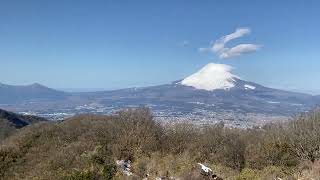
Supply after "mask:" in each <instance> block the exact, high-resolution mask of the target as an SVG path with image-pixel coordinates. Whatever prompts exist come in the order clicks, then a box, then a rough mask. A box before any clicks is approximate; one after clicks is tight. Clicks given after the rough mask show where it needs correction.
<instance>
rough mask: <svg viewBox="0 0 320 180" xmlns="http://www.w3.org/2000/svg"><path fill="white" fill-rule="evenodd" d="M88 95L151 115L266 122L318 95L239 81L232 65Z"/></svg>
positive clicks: (311, 103)
mask: <svg viewBox="0 0 320 180" xmlns="http://www.w3.org/2000/svg"><path fill="white" fill-rule="evenodd" d="M85 96H86V97H87V98H88V99H91V100H93V101H95V102H99V103H101V104H104V105H112V104H113V105H117V106H118V107H137V106H147V107H151V108H152V109H153V110H154V112H155V114H156V116H159V117H161V118H162V119H165V120H166V119H168V120H171V119H172V117H174V118H176V119H178V120H184V119H189V120H192V121H197V122H198V121H205V122H208V121H209V122H211V121H221V120H226V119H228V120H230V121H235V122H239V121H245V122H248V121H254V122H256V121H269V120H273V119H283V118H288V117H292V116H293V115H296V114H298V113H301V112H305V111H309V110H311V109H313V108H315V107H316V106H317V105H318V103H319V102H320V101H319V97H316V96H312V95H309V94H303V93H296V92H289V91H284V90H278V89H273V88H268V87H265V86H262V85H259V84H257V83H254V82H249V81H245V80H242V79H241V78H240V77H238V76H236V75H234V74H232V67H230V66H228V65H225V64H214V63H210V64H208V65H206V66H205V67H203V68H202V69H200V70H199V71H198V72H196V73H194V74H192V75H190V76H188V77H186V78H184V79H182V80H179V81H175V82H173V83H171V84H165V85H159V86H151V87H143V88H128V89H121V90H115V91H104V92H95V93H88V94H86V95H85Z"/></svg>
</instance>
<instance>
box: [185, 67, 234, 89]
mask: <svg viewBox="0 0 320 180" xmlns="http://www.w3.org/2000/svg"><path fill="white" fill-rule="evenodd" d="M231 70H232V67H231V66H228V65H226V64H215V63H209V64H207V65H206V66H204V67H203V68H202V69H200V70H199V71H198V72H196V73H194V74H192V75H191V76H189V77H187V78H185V79H183V80H182V81H181V84H182V85H184V86H191V87H194V88H196V89H202V90H207V91H213V90H216V89H225V90H226V89H230V88H232V87H234V86H235V82H236V79H237V78H238V77H237V76H236V75H233V74H232V73H231Z"/></svg>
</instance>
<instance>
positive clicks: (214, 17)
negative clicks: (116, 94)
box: [0, 0, 320, 94]
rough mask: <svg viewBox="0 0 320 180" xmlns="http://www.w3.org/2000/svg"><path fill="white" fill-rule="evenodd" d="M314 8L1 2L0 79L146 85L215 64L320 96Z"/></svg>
mask: <svg viewBox="0 0 320 180" xmlns="http://www.w3.org/2000/svg"><path fill="white" fill-rule="evenodd" d="M182 5H183V6H182ZM319 6H320V2H318V1H313V0H311V1H307V2H305V1H290V2H287V1H281V2H279V1H275V0H274V1H267V2H251V3H242V2H241V1H237V2H233V1H224V2H221V1H201V2H184V1H170V2H161V3H158V2H152V3H151V2H148V1H143V2H142V3H134V2H126V3H124V2H112V3H111V2H106V1H95V2H90V3H89V2H86V1H76V2H73V1H70V2H63V3H62V2H53V1H51V2H50V1H37V0H31V1H27V2H18V1H5V2H3V3H2V5H1V7H0V12H1V16H0V20H1V21H0V22H1V27H2V28H1V29H0V39H1V41H0V48H1V52H0V62H1V64H2V65H3V67H5V68H3V69H2V71H0V77H1V78H0V82H1V83H4V84H11V85H22V84H32V83H35V82H37V83H40V84H43V85H45V86H48V87H50V88H54V89H69V90H70V89H73V90H76V89H103V90H110V89H121V88H130V87H144V86H151V85H160V84H167V83H171V82H173V81H176V80H179V79H182V78H185V77H187V76H189V75H190V74H192V73H194V72H196V71H198V70H199V69H200V68H202V67H203V66H205V65H206V64H208V63H210V62H213V63H222V64H228V65H231V66H232V67H234V73H235V74H236V75H238V76H240V77H241V78H243V79H245V80H248V81H252V82H255V83H258V84H261V85H264V86H267V87H272V88H279V89H284V90H294V91H298V92H305V93H312V94H320V83H319V80H318V78H317V77H320V71H319V70H318V67H319V66H320V62H319V57H320V52H319V51H318V42H319V41H320V37H319V36H317V33H318V32H319V30H320V23H319V21H318V19H317V17H319V16H320V12H319V11H318V9H319V8H318V7H319ZM77 91H78V90H77Z"/></svg>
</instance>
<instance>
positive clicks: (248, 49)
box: [199, 28, 261, 59]
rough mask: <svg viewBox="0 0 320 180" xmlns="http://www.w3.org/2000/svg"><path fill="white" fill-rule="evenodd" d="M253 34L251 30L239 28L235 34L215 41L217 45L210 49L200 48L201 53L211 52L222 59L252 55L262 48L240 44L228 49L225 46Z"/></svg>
mask: <svg viewBox="0 0 320 180" xmlns="http://www.w3.org/2000/svg"><path fill="white" fill-rule="evenodd" d="M250 33H251V30H250V29H249V28H238V29H236V31H235V32H233V33H231V34H228V35H225V36H223V37H221V38H220V39H218V40H217V41H215V43H214V44H213V45H212V47H210V48H200V49H199V50H200V51H202V52H203V51H209V52H213V53H215V54H217V55H218V57H219V58H220V59H228V58H232V57H237V56H241V55H243V54H247V53H252V52H255V51H257V50H258V49H259V48H260V47H261V46H260V45H256V44H239V45H236V46H234V47H231V48H228V47H225V45H226V44H227V43H228V42H229V41H231V40H234V39H237V38H240V37H242V36H245V35H248V34H250Z"/></svg>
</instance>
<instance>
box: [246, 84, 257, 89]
mask: <svg viewBox="0 0 320 180" xmlns="http://www.w3.org/2000/svg"><path fill="white" fill-rule="evenodd" d="M244 88H245V89H251V90H254V89H256V87H254V86H251V85H249V84H245V85H244Z"/></svg>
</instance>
